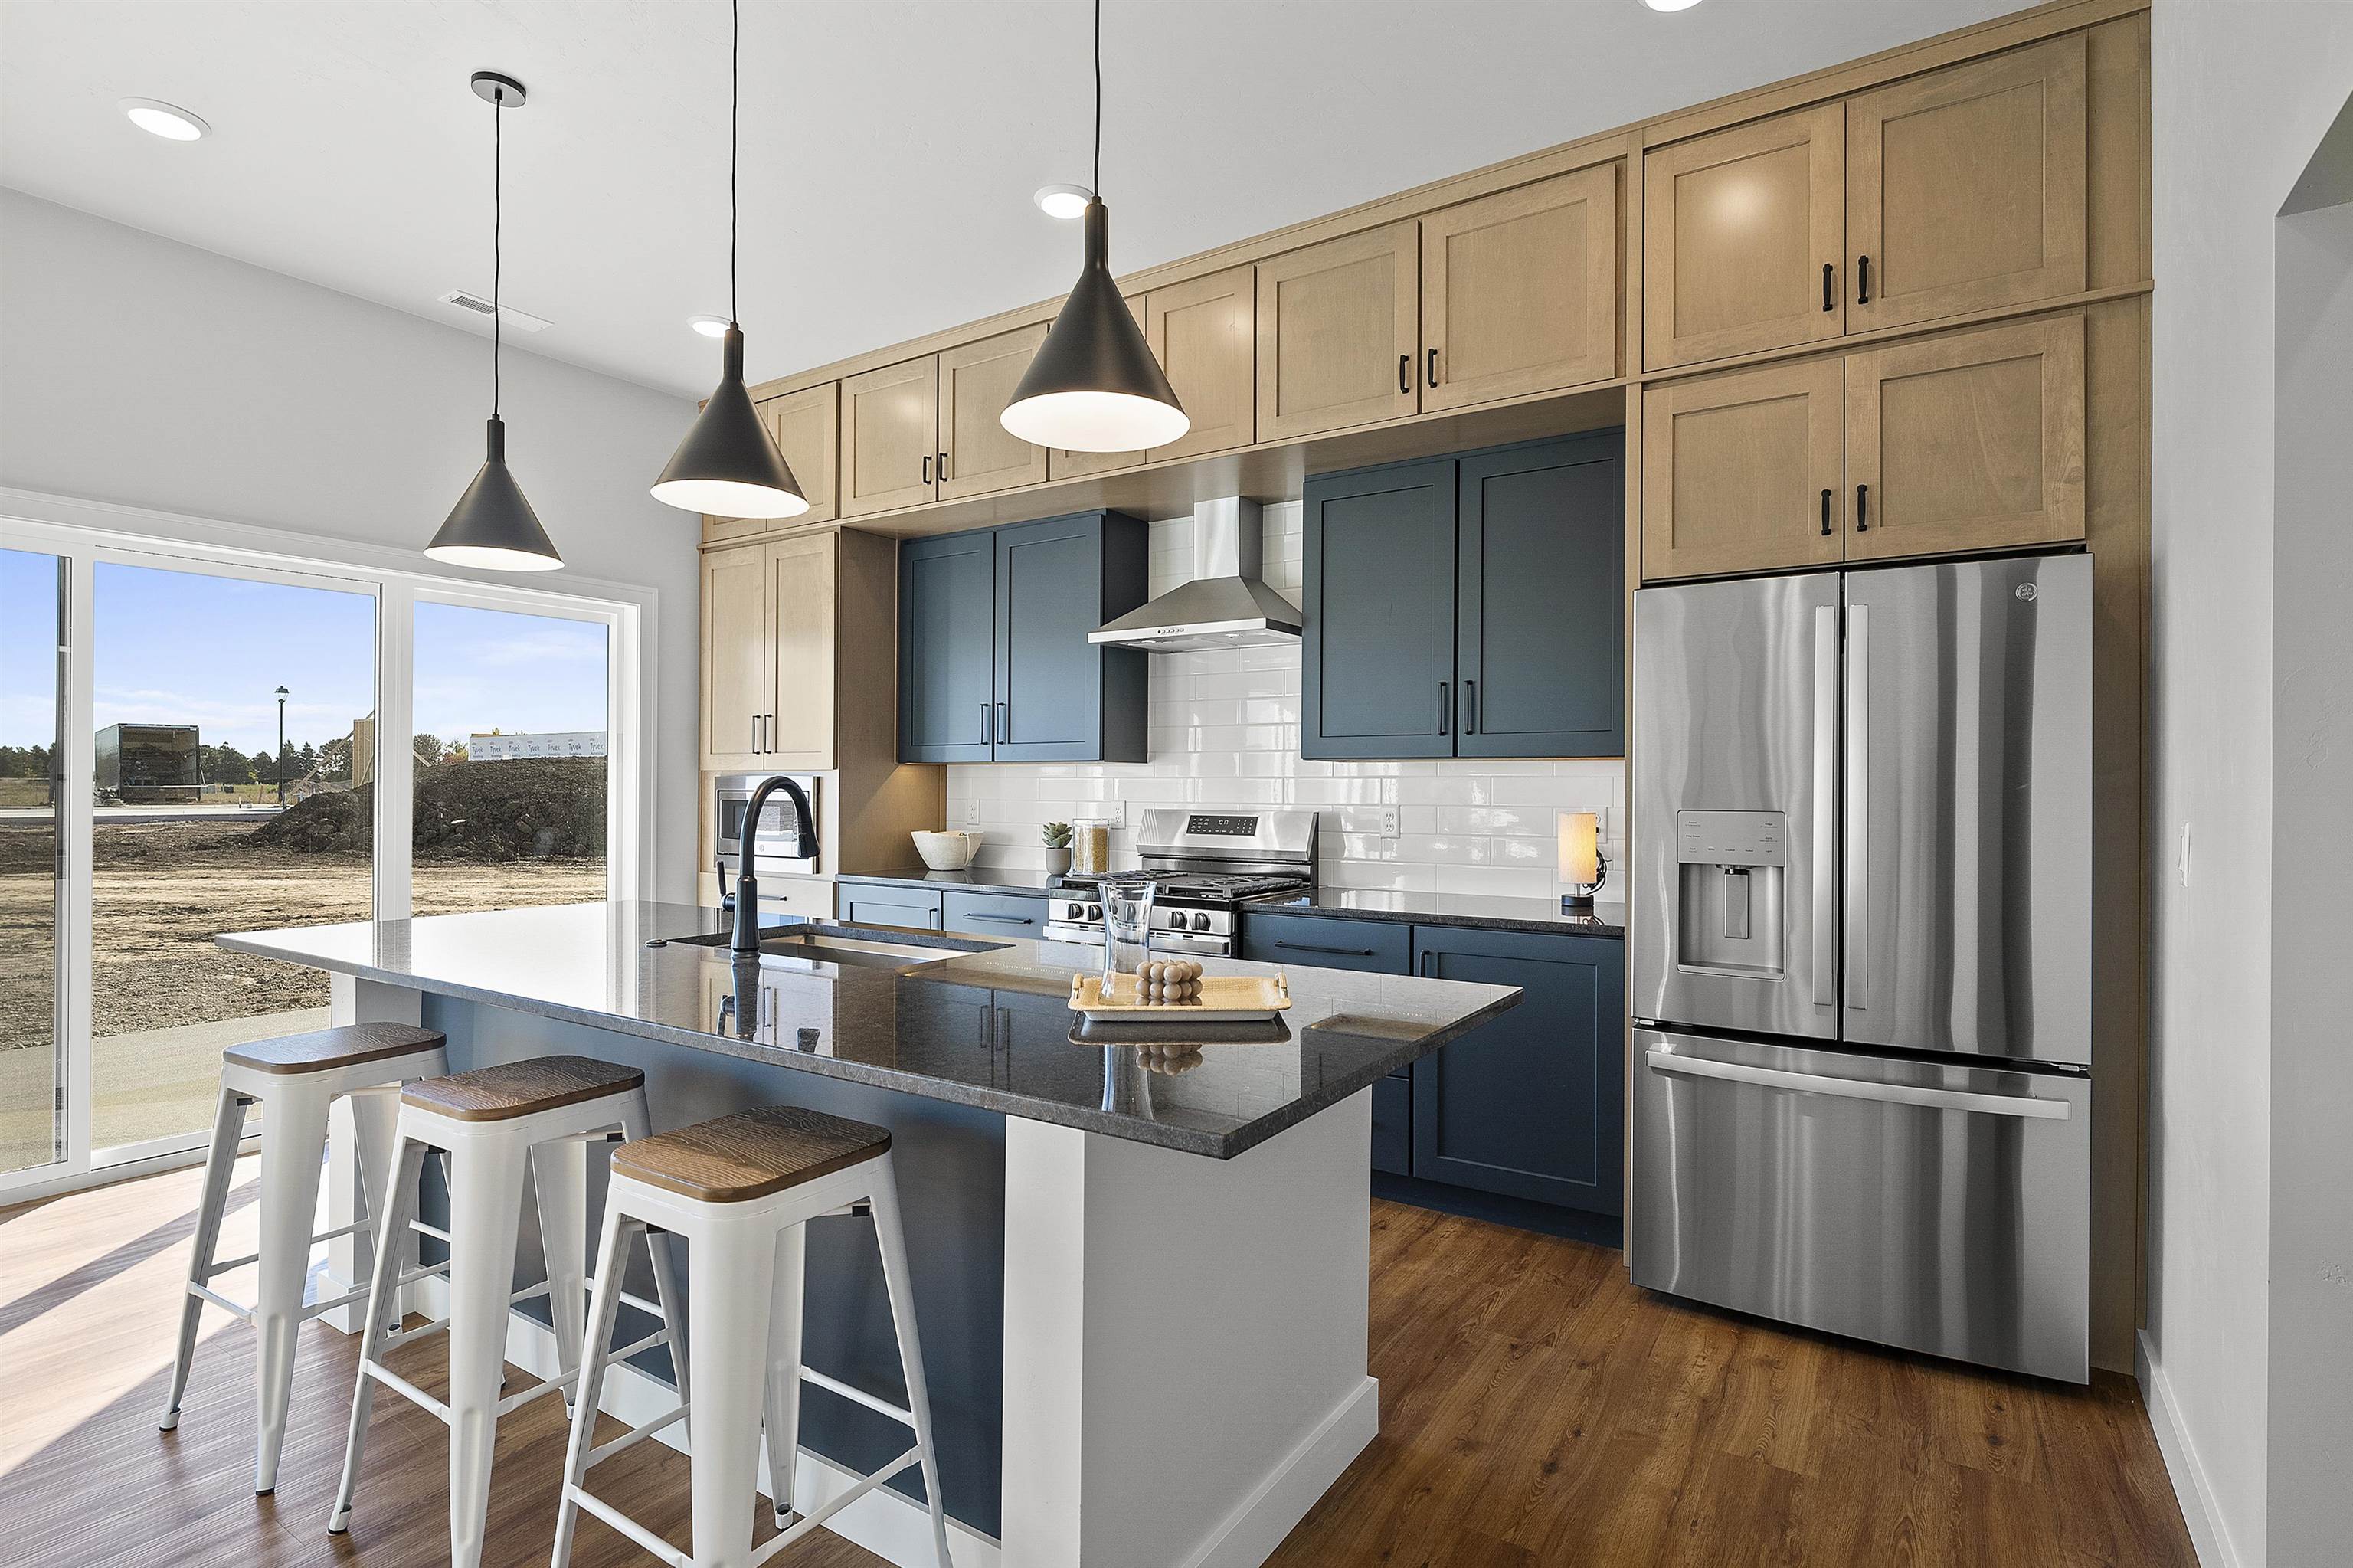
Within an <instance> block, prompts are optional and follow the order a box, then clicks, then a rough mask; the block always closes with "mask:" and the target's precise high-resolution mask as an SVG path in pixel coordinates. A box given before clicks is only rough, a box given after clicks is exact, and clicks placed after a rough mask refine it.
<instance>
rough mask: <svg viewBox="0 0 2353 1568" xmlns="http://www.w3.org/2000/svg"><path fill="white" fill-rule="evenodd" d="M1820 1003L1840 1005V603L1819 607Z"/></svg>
mask: <svg viewBox="0 0 2353 1568" xmlns="http://www.w3.org/2000/svg"><path fill="white" fill-rule="evenodd" d="M1813 839H1814V873H1813V874H1814V888H1813V893H1814V908H1813V919H1814V1005H1815V1006H1816V1007H1836V1006H1837V1005H1838V982H1837V980H1836V978H1835V977H1836V975H1837V973H1838V965H1837V963H1836V961H1835V955H1836V954H1837V952H1838V904H1837V900H1838V848H1837V840H1838V607H1837V606H1835V605H1828V604H1824V605H1817V606H1815V607H1814V833H1813Z"/></svg>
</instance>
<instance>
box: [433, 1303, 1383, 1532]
mask: <svg viewBox="0 0 2353 1568" xmlns="http://www.w3.org/2000/svg"><path fill="white" fill-rule="evenodd" d="M417 1286H418V1287H420V1288H421V1289H422V1290H423V1292H424V1299H423V1300H422V1301H421V1302H420V1303H419V1304H418V1307H417V1310H419V1311H421V1312H425V1313H427V1314H429V1315H431V1316H433V1317H436V1318H438V1317H441V1316H444V1315H445V1314H447V1313H448V1309H449V1308H448V1290H449V1286H448V1281H447V1280H444V1279H441V1278H439V1277H434V1278H431V1279H425V1280H420V1281H418V1282H417ZM507 1360H508V1361H510V1362H512V1364H513V1365H515V1366H518V1367H521V1368H522V1370H523V1371H525V1372H529V1373H531V1374H532V1375H533V1377H552V1376H554V1372H555V1335H554V1333H553V1332H552V1331H551V1330H548V1329H547V1328H546V1327H545V1326H544V1325H543V1324H541V1323H540V1322H538V1321H537V1320H535V1319H531V1318H526V1317H524V1316H523V1315H522V1314H521V1313H519V1312H515V1313H509V1314H508V1316H507ZM1366 1381H1367V1382H1368V1383H1369V1382H1370V1381H1371V1380H1370V1379H1367V1380H1366ZM677 1403H678V1396H677V1395H676V1394H674V1393H671V1392H670V1385H669V1384H668V1383H663V1382H662V1381H661V1380H660V1379H659V1378H655V1377H651V1376H649V1375H648V1374H647V1373H645V1372H640V1371H639V1370H638V1368H636V1367H634V1366H631V1365H629V1364H628V1363H627V1362H619V1363H616V1364H615V1365H614V1366H613V1367H612V1368H611V1369H610V1370H609V1371H608V1372H607V1373H606V1375H605V1389H604V1393H603V1394H602V1395H601V1396H600V1397H599V1398H598V1400H597V1402H596V1404H597V1407H598V1408H599V1409H601V1410H603V1411H604V1412H605V1414H607V1415H610V1416H612V1417H614V1418H615V1419H616V1420H618V1421H623V1422H627V1423H628V1425H632V1426H637V1425H643V1424H644V1423H646V1422H648V1421H650V1420H652V1419H653V1418H654V1417H655V1416H657V1415H659V1414H662V1413H663V1412H665V1411H667V1410H669V1409H670V1408H671V1407H672V1406H673V1405H675V1404H677ZM652 1440H653V1441H654V1442H657V1443H660V1444H663V1445H665V1446H669V1447H671V1448H676V1449H679V1450H681V1452H682V1451H684V1449H685V1447H686V1442H685V1439H684V1437H683V1436H681V1435H680V1433H679V1429H678V1427H677V1426H676V1425H671V1426H669V1427H666V1428H664V1429H663V1430H662V1431H659V1432H657V1433H655V1434H654V1436H653V1439H652ZM1366 1440H1367V1441H1369V1437H1367V1439H1366ZM1357 1446H1358V1447H1362V1446H1363V1444H1362V1443H1359V1444H1358V1445H1357ZM1353 1452H1354V1450H1351V1453H1352V1454H1353ZM1345 1462H1346V1461H1345V1460H1343V1461H1342V1463H1343V1464H1344V1465H1345ZM767 1473H768V1470H767V1461H766V1459H765V1455H764V1457H763V1458H762V1460H761V1466H760V1474H761V1477H762V1478H764V1479H765V1478H766V1476H767ZM1338 1473H1339V1472H1338V1471H1336V1470H1335V1471H1334V1472H1333V1474H1334V1475H1337V1474H1338ZM859 1481H860V1476H859V1475H858V1474H857V1473H856V1472H855V1471H851V1470H847V1469H844V1468H843V1467H841V1466H839V1465H837V1464H835V1463H834V1462H833V1461H832V1460H831V1459H828V1458H826V1457H824V1456H822V1455H819V1454H812V1453H810V1452H809V1451H808V1450H807V1448H803V1449H802V1450H801V1453H800V1459H799V1461H798V1463H797V1464H796V1465H795V1466H794V1468H793V1487H794V1489H795V1490H796V1491H797V1493H798V1494H799V1500H800V1501H801V1502H803V1503H805V1504H806V1505H807V1509H808V1511H810V1512H812V1513H814V1512H815V1511H817V1510H818V1509H820V1508H822V1507H824V1506H825V1505H826V1504H827V1503H829V1502H831V1501H832V1500H833V1499H835V1498H838V1497H839V1496H840V1495H841V1494H842V1493H844V1492H846V1491H848V1490H849V1489H850V1488H851V1487H853V1486H855V1485H857V1484H858V1482H859ZM1329 1484H1330V1482H1329V1481H1328V1480H1327V1481H1325V1482H1324V1485H1325V1486H1328V1485H1329ZM1322 1490H1323V1488H1322V1487H1321V1486H1319V1487H1318V1488H1317V1489H1316V1491H1315V1492H1314V1494H1312V1495H1311V1496H1310V1498H1309V1500H1310V1501H1311V1502H1312V1501H1313V1500H1314V1497H1317V1496H1321V1495H1322ZM763 1495H765V1488H764V1489H763ZM1300 1511H1301V1512H1304V1511H1305V1510H1304V1509H1302V1510H1300ZM820 1528H821V1529H825V1530H829V1531H833V1533H835V1534H836V1535H839V1536H840V1537H841V1538H842V1539H843V1540H845V1541H849V1542H853V1543H855V1544H857V1545H859V1546H862V1547H864V1548H865V1549H866V1550H867V1551H869V1552H872V1553H874V1554H875V1555H876V1556H877V1557H881V1558H882V1559H884V1560H886V1561H888V1562H891V1563H898V1564H900V1565H901V1568H934V1562H933V1557H932V1516H931V1514H930V1512H929V1511H928V1510H925V1509H923V1508H922V1507H919V1506H918V1505H917V1504H915V1503H913V1502H912V1501H910V1500H909V1499H906V1498H904V1497H902V1496H901V1495H900V1494H899V1493H897V1492H894V1491H892V1489H890V1488H888V1487H877V1488H875V1489H873V1490H872V1491H871V1492H868V1493H867V1494H866V1495H865V1496H864V1497H862V1498H860V1499H858V1500H857V1501H856V1502H854V1503H851V1504H850V1505H849V1507H848V1508H845V1509H843V1510H841V1511H840V1512H839V1513H838V1514H835V1515H834V1516H833V1517H832V1518H831V1519H829V1520H826V1522H825V1523H824V1524H823V1525H822V1526H821V1527H820ZM1289 1528H1290V1526H1288V1525H1286V1526H1284V1529H1286V1530H1288V1529H1289ZM1276 1539H1277V1540H1280V1539H1281V1537H1280V1536H1278V1537H1276ZM1268 1550H1269V1551H1271V1550H1272V1546H1271V1544H1270V1546H1269V1548H1268ZM948 1557H949V1560H950V1561H951V1562H952V1563H954V1564H955V1568H1003V1565H1004V1552H1003V1551H1002V1550H1001V1549H1000V1548H999V1546H998V1544H997V1539H996V1537H994V1536H990V1535H984V1534H982V1533H981V1532H980V1531H976V1530H975V1529H973V1528H972V1527H971V1526H969V1525H966V1524H964V1523H961V1522H959V1521H958V1520H955V1519H954V1518H950V1519H949V1520H948ZM1263 1557H1264V1553H1261V1555H1260V1556H1259V1557H1256V1558H1251V1559H1250V1560H1249V1561H1250V1562H1251V1563H1258V1562H1260V1561H1262V1560H1263Z"/></svg>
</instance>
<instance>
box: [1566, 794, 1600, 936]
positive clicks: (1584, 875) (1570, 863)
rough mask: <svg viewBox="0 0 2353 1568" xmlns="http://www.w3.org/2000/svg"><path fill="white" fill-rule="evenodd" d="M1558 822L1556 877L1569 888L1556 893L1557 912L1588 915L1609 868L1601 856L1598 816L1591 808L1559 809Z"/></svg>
mask: <svg viewBox="0 0 2353 1568" xmlns="http://www.w3.org/2000/svg"><path fill="white" fill-rule="evenodd" d="M1558 823H1559V829H1560V879H1561V881H1562V882H1564V883H1566V884H1567V885H1568V888H1569V891H1567V892H1566V893H1564V894H1562V895H1560V907H1561V913H1563V914H1565V915H1589V914H1591V913H1592V912H1593V895H1595V894H1596V893H1598V892H1599V891H1600V890H1601V881H1602V878H1603V876H1604V875H1605V874H1607V873H1608V870H1609V863H1608V862H1607V861H1605V860H1603V859H1602V858H1601V819H1600V818H1599V816H1597V815H1595V814H1594V813H1593V812H1591V811H1563V812H1561V813H1560V816H1559V819H1558Z"/></svg>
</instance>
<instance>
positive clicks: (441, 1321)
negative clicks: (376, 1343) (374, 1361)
mask: <svg viewBox="0 0 2353 1568" xmlns="http://www.w3.org/2000/svg"><path fill="white" fill-rule="evenodd" d="M448 1327H449V1319H447V1318H436V1319H433V1321H431V1322H430V1323H419V1324H418V1325H417V1327H416V1328H414V1329H399V1330H394V1331H393V1333H391V1334H390V1335H389V1336H387V1337H386V1338H385V1341H384V1349H385V1350H386V1351H391V1350H397V1349H398V1348H399V1347H401V1346H402V1345H406V1344H408V1343H410V1342H411V1341H413V1340H426V1339H430V1338H432V1337H433V1336H434V1335H436V1334H438V1333H443V1332H445V1331H447V1330H448ZM378 1353H379V1354H381V1353H382V1352H381V1351H379V1352H378Z"/></svg>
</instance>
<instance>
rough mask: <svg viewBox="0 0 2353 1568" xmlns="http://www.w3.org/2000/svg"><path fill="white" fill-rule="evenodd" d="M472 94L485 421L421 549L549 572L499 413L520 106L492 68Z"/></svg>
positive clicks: (481, 563) (560, 561)
mask: <svg viewBox="0 0 2353 1568" xmlns="http://www.w3.org/2000/svg"><path fill="white" fill-rule="evenodd" d="M473 88H474V96H476V97H477V98H480V99H482V100H484V101H487V102H488V103H489V104H490V105H491V426H490V439H489V443H488V445H489V450H488V452H487V453H486V455H485V456H484V458H483V460H482V467H481V471H480V472H479V473H477V474H475V475H474V482H473V483H471V484H470V485H468V486H467V487H466V493H465V494H463V495H461V496H459V497H458V504H457V505H456V506H455V507H454V508H452V509H451V511H450V513H449V518H448V521H447V522H445V523H443V524H441V530H440V532H439V533H438V534H436V535H433V542H432V543H431V544H429V545H427V546H425V553H426V554H427V556H431V557H432V558H433V559H435V560H437V561H442V562H446V563H447V564H448V565H450V566H453V567H487V568H489V569H490V570H491V571H501V572H552V571H554V570H555V569H556V568H557V567H561V566H562V565H564V557H563V556H559V555H557V554H556V553H555V546H554V544H552V543H550V542H549V540H548V537H547V530H546V529H544V528H542V527H541V526H540V525H539V515H538V514H537V513H534V512H533V511H532V509H531V503H530V502H528V501H526V500H524V499H523V494H522V485H520V484H517V483H516V482H515V477H514V475H513V474H512V473H511V472H509V471H508V470H507V427H506V421H505V420H503V419H501V418H499V352H500V350H501V348H503V347H504V346H505V334H504V333H503V332H502V330H501V329H502V327H503V326H504V324H505V318H504V317H503V316H501V314H500V313H499V284H500V282H501V271H502V263H503V261H504V256H503V254H502V250H501V245H500V238H501V235H500V231H501V228H502V227H503V222H504V219H505V217H506V208H505V178H506V144H505V143H506V136H505V127H506V111H508V110H510V109H520V108H522V101H523V90H522V83H521V82H519V81H517V80H515V79H513V78H512V77H509V76H501V75H500V74H499V73H498V72H496V71H494V70H478V71H476V72H475V73H474V77H473Z"/></svg>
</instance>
